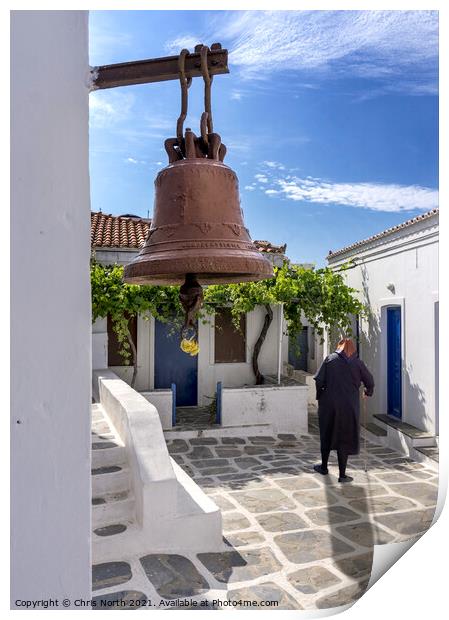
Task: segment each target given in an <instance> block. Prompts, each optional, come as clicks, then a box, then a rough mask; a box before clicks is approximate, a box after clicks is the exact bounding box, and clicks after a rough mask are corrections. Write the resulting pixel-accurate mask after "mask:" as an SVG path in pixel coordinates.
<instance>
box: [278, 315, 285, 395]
mask: <svg viewBox="0 0 449 620" xmlns="http://www.w3.org/2000/svg"><path fill="white" fill-rule="evenodd" d="M283 322H284V304H279V341H278V385H281V369H282V325H283Z"/></svg>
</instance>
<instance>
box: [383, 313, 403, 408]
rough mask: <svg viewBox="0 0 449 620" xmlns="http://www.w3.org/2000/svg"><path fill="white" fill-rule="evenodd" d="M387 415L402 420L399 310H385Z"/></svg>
mask: <svg viewBox="0 0 449 620" xmlns="http://www.w3.org/2000/svg"><path fill="white" fill-rule="evenodd" d="M387 401H388V402H387V413H388V415H392V416H394V417H395V418H402V358H401V308H400V307H399V306H394V307H391V308H387Z"/></svg>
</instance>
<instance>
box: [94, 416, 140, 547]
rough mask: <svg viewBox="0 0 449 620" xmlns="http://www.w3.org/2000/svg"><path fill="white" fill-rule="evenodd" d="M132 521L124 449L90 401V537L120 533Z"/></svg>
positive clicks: (133, 505)
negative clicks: (91, 531) (91, 528)
mask: <svg viewBox="0 0 449 620" xmlns="http://www.w3.org/2000/svg"><path fill="white" fill-rule="evenodd" d="M134 521H135V501H134V497H133V494H132V491H131V476H130V471H129V467H128V463H127V459H126V449H125V446H124V445H123V443H122V441H121V440H120V438H119V437H118V435H117V433H116V432H115V431H114V430H113V428H112V426H111V424H110V422H109V421H108V419H107V418H106V416H105V415H104V411H103V410H102V407H101V405H92V527H93V531H94V532H93V541H94V546H95V541H96V539H97V537H105V536H110V535H113V534H114V533H115V534H116V533H119V532H120V533H122V532H124V531H126V529H127V528H128V527H129V526H130V525H131V524H132V523H134Z"/></svg>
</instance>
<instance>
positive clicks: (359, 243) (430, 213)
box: [327, 209, 439, 260]
mask: <svg viewBox="0 0 449 620" xmlns="http://www.w3.org/2000/svg"><path fill="white" fill-rule="evenodd" d="M438 212H439V210H438V209H432V210H431V211H427V212H426V213H422V214H421V215H418V216H417V217H414V218H412V219H410V220H407V221H405V222H402V224H398V225H397V226H392V227H391V228H387V229H386V230H383V231H382V232H380V233H377V234H375V235H372V236H371V237H367V238H366V239H362V240H361V241H356V242H355V243H352V244H351V245H347V246H345V247H344V248H341V249H340V250H335V252H332V250H329V253H328V255H327V259H328V260H329V259H330V258H334V256H338V255H339V254H344V253H345V252H349V250H353V249H354V248H358V247H360V246H362V245H365V244H366V243H370V242H371V241H376V240H377V239H381V238H382V237H387V236H388V235H391V234H393V233H394V232H396V231H398V230H401V229H402V228H407V227H408V226H411V225H412V224H416V222H420V221H422V220H427V219H429V218H430V217H432V216H434V215H437V214H438Z"/></svg>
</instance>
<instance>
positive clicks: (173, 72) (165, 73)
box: [91, 44, 229, 90]
mask: <svg viewBox="0 0 449 620" xmlns="http://www.w3.org/2000/svg"><path fill="white" fill-rule="evenodd" d="M218 45H219V44H214V45H212V46H211V49H210V51H209V52H208V54H207V65H208V69H209V74H210V75H221V74H223V73H229V68H228V50H225V49H221V48H218V47H216V46H218ZM184 70H185V76H186V77H187V78H194V77H202V73H201V54H200V53H199V52H197V51H196V48H195V52H194V53H192V54H188V55H187V56H186V57H185V69H184ZM167 80H179V56H166V57H164V58H150V59H148V60H135V61H132V62H120V63H118V64H114V65H102V66H99V67H92V69H91V90H99V89H105V88H116V87H117V86H133V85H134V84H150V83H151V82H165V81H167Z"/></svg>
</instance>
